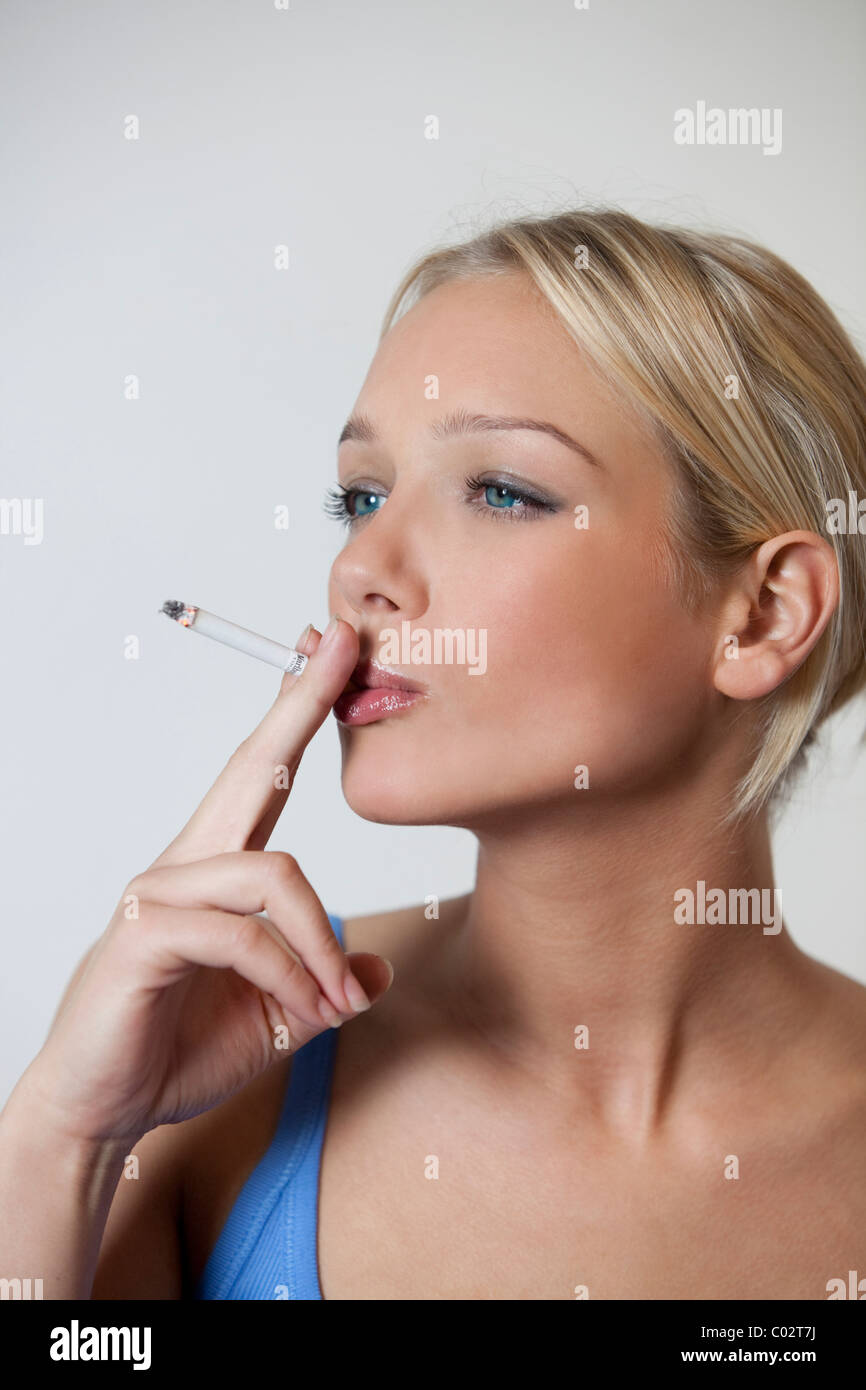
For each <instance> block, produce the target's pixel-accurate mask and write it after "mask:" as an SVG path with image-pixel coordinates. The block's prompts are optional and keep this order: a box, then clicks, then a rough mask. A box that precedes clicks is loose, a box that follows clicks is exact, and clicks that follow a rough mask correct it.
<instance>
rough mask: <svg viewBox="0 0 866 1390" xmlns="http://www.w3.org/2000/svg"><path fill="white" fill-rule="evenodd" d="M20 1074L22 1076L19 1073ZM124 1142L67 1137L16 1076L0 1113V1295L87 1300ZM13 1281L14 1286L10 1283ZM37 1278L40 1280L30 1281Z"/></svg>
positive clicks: (126, 1145) (120, 1167) (127, 1147)
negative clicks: (10, 1092)
mask: <svg viewBox="0 0 866 1390" xmlns="http://www.w3.org/2000/svg"><path fill="white" fill-rule="evenodd" d="M25 1075H26V1074H25ZM130 1148H131V1144H130V1143H128V1142H126V1143H124V1142H120V1141H112V1142H110V1143H97V1142H88V1141H83V1140H80V1139H72V1138H70V1136H69V1135H66V1134H63V1133H62V1132H61V1131H59V1130H57V1129H54V1128H52V1125H51V1119H50V1115H49V1114H48V1113H47V1112H46V1111H45V1109H44V1108H42V1107H41V1106H39V1105H38V1104H36V1103H34V1101H33V1099H32V1098H30V1097H29V1096H28V1095H27V1091H26V1086H22V1083H21V1082H19V1083H18V1086H17V1087H16V1088H15V1090H14V1091H13V1092H12V1095H11V1096H10V1097H9V1100H8V1101H7V1103H6V1106H5V1107H4V1109H3V1111H2V1112H0V1281H3V1280H6V1281H8V1282H7V1283H2V1282H0V1298H16V1297H20V1296H22V1295H23V1294H24V1293H25V1292H26V1285H25V1284H24V1282H23V1281H24V1280H26V1279H29V1280H30V1281H31V1283H30V1297H31V1298H35V1297H39V1296H40V1288H41V1297H43V1298H46V1299H59V1298H73V1299H88V1298H90V1292H91V1288H92V1286H93V1279H94V1275H95V1272H96V1266H97V1262H98V1259H99V1249H100V1245H101V1243H102V1238H103V1235H104V1233H105V1226H106V1222H107V1220H108V1213H109V1210H110V1208H111V1203H112V1200H113V1197H114V1194H115V1191H116V1189H117V1184H118V1182H119V1181H120V1178H121V1175H122V1172H123V1163H124V1159H125V1157H126V1155H127V1153H128V1152H129V1151H130ZM15 1280H19V1281H21V1284H20V1291H19V1285H17V1284H16V1283H14V1282H13V1281H15ZM36 1280H41V1281H42V1283H41V1286H40V1285H37V1284H36V1282H35V1281H36Z"/></svg>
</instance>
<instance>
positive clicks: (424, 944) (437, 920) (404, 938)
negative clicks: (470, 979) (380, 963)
mask: <svg viewBox="0 0 866 1390" xmlns="http://www.w3.org/2000/svg"><path fill="white" fill-rule="evenodd" d="M469 897H470V894H468V893H464V894H463V895H462V896H461V897H457V898H443V899H441V900H440V901H439V902H438V903H437V904H436V915H435V916H433V915H430V909H429V908H428V907H427V905H426V904H424V903H422V904H420V905H416V906H412V907H396V908H392V909H390V910H388V911H386V912H371V913H368V914H367V915H366V916H363V917H347V918H344V919H343V946H344V948H345V950H347V951H372V952H374V953H375V954H376V955H377V956H385V957H386V958H387V959H388V960H389V961H390V962H391V964H392V965H393V967H394V978H395V982H396V981H397V979H398V978H400V977H401V976H402V978H403V979H404V980H406V979H408V977H409V976H410V975H411V974H412V973H413V972H414V970H415V969H416V968H417V967H418V965H419V962H420V961H421V960H422V959H424V958H425V957H426V956H427V953H428V951H430V950H432V951H435V949H436V943H437V942H438V941H441V939H442V937H443V935H444V934H446V933H447V932H448V931H449V930H450V929H451V928H452V927H454V926H456V925H457V924H458V923H459V922H460V921H462V919H463V916H464V914H465V911H466V906H467V904H468V901H469Z"/></svg>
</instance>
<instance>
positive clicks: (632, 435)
mask: <svg viewBox="0 0 866 1390" xmlns="http://www.w3.org/2000/svg"><path fill="white" fill-rule="evenodd" d="M434 388H435V395H434ZM433 400H438V401H439V402H440V404H442V403H444V405H445V406H446V407H449V408H450V407H460V406H462V407H465V408H466V409H468V410H481V411H486V412H490V413H497V412H502V413H511V414H523V415H527V416H535V417H540V418H543V419H545V420H550V421H553V422H554V423H555V424H557V425H559V426H560V427H561V428H562V429H563V430H564V431H566V432H567V433H574V434H576V435H577V436H578V437H579V438H581V439H582V441H583V442H584V443H585V444H586V445H587V446H588V447H589V448H590V449H591V450H592V451H593V452H594V453H597V454H598V455H599V456H600V457H602V458H604V457H605V456H607V457H609V456H610V455H611V453H614V454H617V453H621V452H623V451H626V452H630V453H632V454H634V453H635V451H638V452H640V453H646V454H647V456H650V455H651V456H653V457H654V458H655V457H657V453H658V445H657V442H656V440H655V439H654V438H653V437H652V436H651V434H650V431H649V429H648V426H647V424H646V422H645V421H644V420H642V419H641V418H640V416H639V415H638V413H637V412H636V411H635V410H634V409H633V408H632V407H631V406H630V405H629V404H628V402H626V401H625V399H624V397H623V396H622V395H621V394H620V393H619V392H616V391H615V390H613V389H612V388H611V387H610V386H609V385H608V384H607V383H606V382H605V381H604V380H603V379H602V378H601V376H600V375H599V373H598V372H597V371H596V369H595V368H594V367H593V365H592V363H591V362H590V360H589V358H588V357H587V355H586V353H585V352H584V351H583V350H582V349H581V348H580V347H579V346H578V344H577V343H576V342H575V340H574V339H573V338H572V337H571V335H570V334H569V332H568V330H567V329H566V327H565V325H564V324H563V323H562V322H561V320H560V319H559V318H558V316H557V314H556V311H555V310H554V308H553V306H552V305H551V304H550V303H549V301H548V300H547V299H546V298H545V296H544V295H543V294H542V293H541V291H540V290H539V289H538V288H537V286H536V285H535V284H534V283H533V281H532V280H531V278H530V277H529V276H528V275H527V274H525V273H523V272H519V271H515V272H507V273H503V274H501V275H496V276H483V277H478V278H475V279H467V280H453V281H448V282H446V283H445V284H443V285H439V286H438V287H437V288H436V289H434V290H431V291H430V292H429V293H428V294H426V295H424V296H423V298H421V299H420V300H419V301H418V302H417V303H416V304H414V305H413V306H412V308H411V309H409V310H408V311H407V312H406V313H405V314H404V315H403V316H402V318H400V319H398V321H397V322H396V323H395V324H394V325H393V327H392V328H391V329H390V330H389V332H388V333H387V334H386V335H385V337H384V338H383V340H382V342H381V343H380V344H379V347H378V350H377V352H376V354H375V357H374V358H373V361H372V363H371V365H370V369H369V371H368V373H367V376H366V379H365V381H364V384H363V386H362V388H361V391H360V393H359V395H358V398H357V401H356V405H355V410H356V411H358V412H362V413H364V414H368V415H370V416H371V417H372V418H373V419H374V420H376V421H377V422H378V423H380V424H381V425H382V427H383V428H384V427H386V426H388V425H389V424H390V423H391V422H392V421H393V420H394V416H395V413H396V412H399V416H400V419H401V420H408V419H411V417H412V415H414V413H415V412H417V413H418V415H419V417H420V416H423V417H424V418H427V417H428V416H429V414H430V410H431V401H433Z"/></svg>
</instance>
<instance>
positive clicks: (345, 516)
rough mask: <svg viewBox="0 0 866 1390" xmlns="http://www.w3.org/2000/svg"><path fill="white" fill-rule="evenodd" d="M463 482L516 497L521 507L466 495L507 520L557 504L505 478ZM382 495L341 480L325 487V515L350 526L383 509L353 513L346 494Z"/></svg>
mask: <svg viewBox="0 0 866 1390" xmlns="http://www.w3.org/2000/svg"><path fill="white" fill-rule="evenodd" d="M463 486H464V487H465V488H466V490H467V492H469V493H474V492H478V491H479V490H481V491H483V492H486V491H487V489H488V488H490V487H492V488H498V489H500V491H503V492H507V493H508V494H509V495H510V496H511V497H513V498H515V499H516V501H518V502H520V503H522V505H521V506H520V507H491V506H484V505H483V501H482V504H481V505H480V506H479V505H478V503H479V501H481V499H475V500H473V499H472V498H469V497H467V498H466V503H467V505H468V506H471V507H473V508H474V509H475V510H476V511H479V512H483V513H485V514H486V515H487V516H505V517H507V519H508V520H509V521H517V520H518V519H520V520H521V521H526V520H530V519H534V518H535V517H538V516H540V515H541V513H542V512H555V511H556V507H554V506H552V504H551V503H550V502H544V501H542V499H541V498H540V497H533V496H531V495H530V494H529V493H528V492H523V491H522V490H521V489H520V488H518V487H514V486H513V485H512V484H511V483H510V482H507V481H506V479H504V478H493V479H482V478H477V477H474V476H472V477H468V478H464V480H463ZM381 495H382V494H381V493H378V492H374V491H373V489H372V488H363V487H355V488H352V487H343V485H342V484H341V483H337V484H336V485H335V486H333V487H330V488H328V492H327V496H326V499H325V504H324V510H325V512H326V513H327V515H328V516H331V517H333V518H334V520H335V521H341V522H343V524H344V525H346V526H351V525H352V524H353V522H356V521H363V519H364V516H375V514H376V512H377V511H381V510H382V509H381V507H376V508H374V510H373V511H372V512H365V513H363V515H362V516H356V515H355V514H354V513H352V512H351V511H350V510H349V507H350V505H351V504H350V502H349V498H350V497H381Z"/></svg>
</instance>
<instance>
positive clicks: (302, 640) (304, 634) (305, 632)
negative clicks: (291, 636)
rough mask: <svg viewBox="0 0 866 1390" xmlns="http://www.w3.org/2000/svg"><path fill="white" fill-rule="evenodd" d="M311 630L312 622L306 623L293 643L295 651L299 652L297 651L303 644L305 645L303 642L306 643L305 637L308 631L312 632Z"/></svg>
mask: <svg viewBox="0 0 866 1390" xmlns="http://www.w3.org/2000/svg"><path fill="white" fill-rule="evenodd" d="M312 630H313V624H312V623H307V626H306V627H305V628H304V630H303V632H302V633H301V635H300V637H299V638H298V640H297V642H296V643H295V651H296V652H299V651H301V650H302V649H303V647H304V645H305V643H306V640H307V638H308V637H309V635H310V633H311V632H312Z"/></svg>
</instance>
